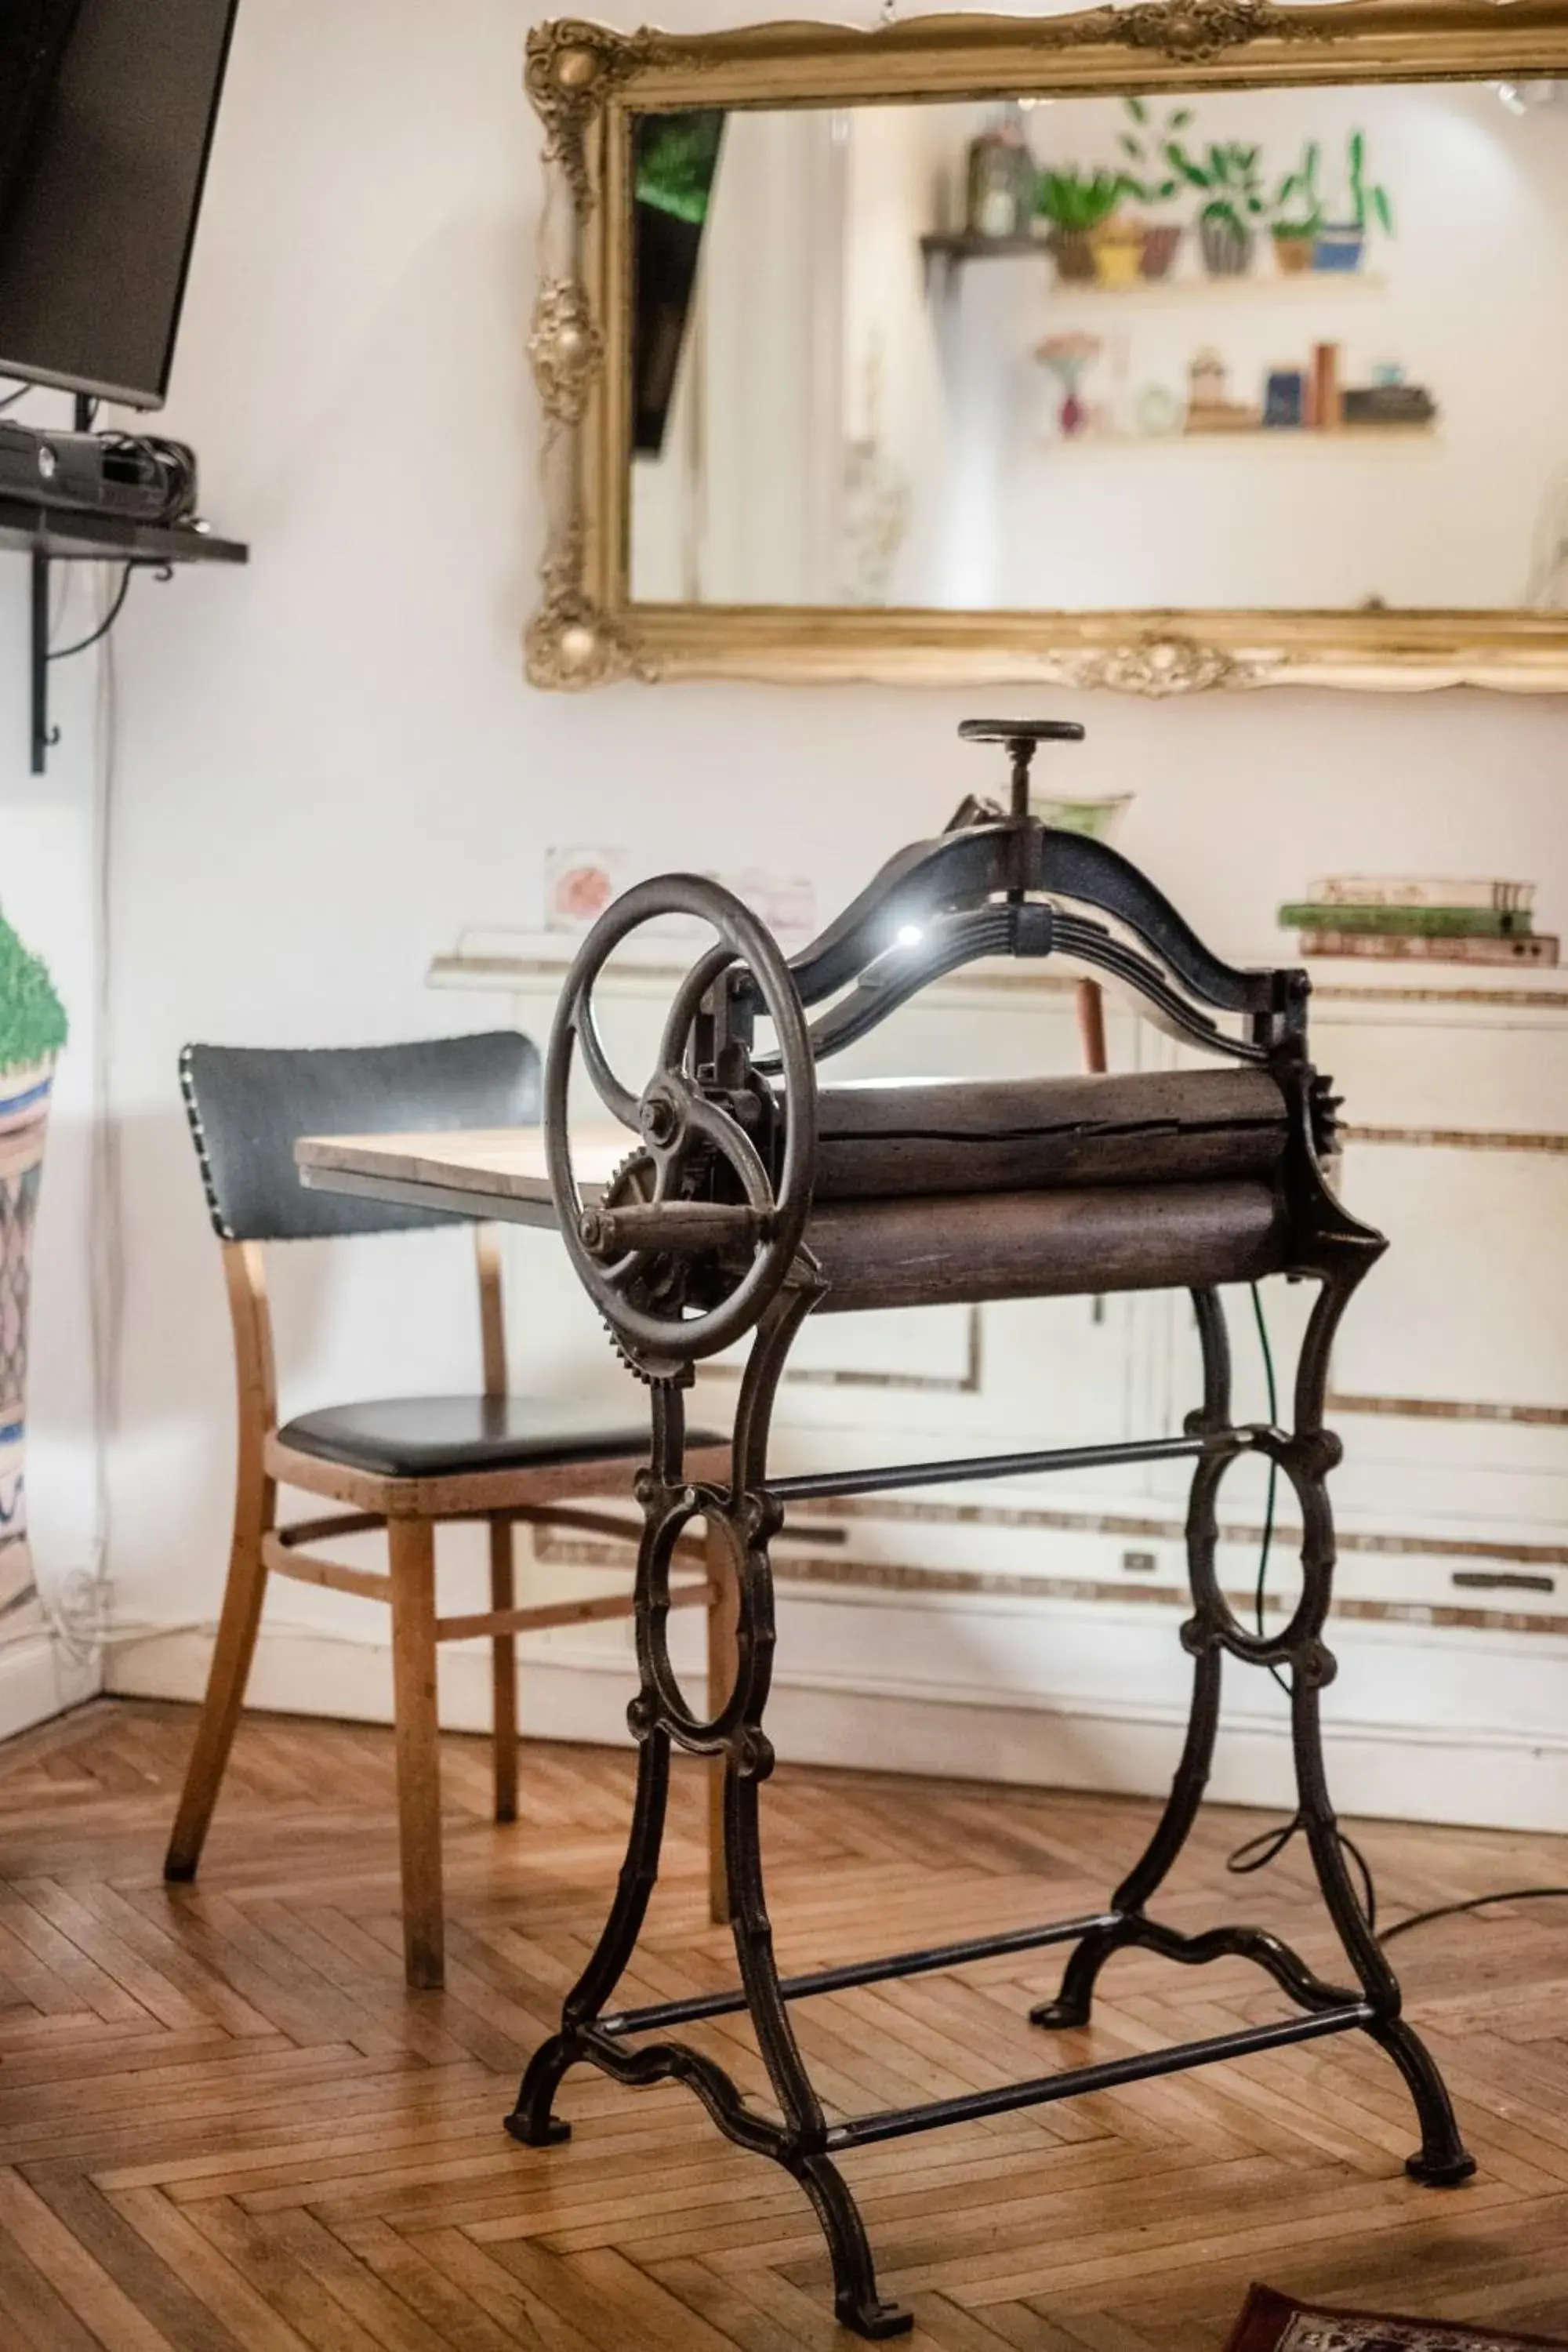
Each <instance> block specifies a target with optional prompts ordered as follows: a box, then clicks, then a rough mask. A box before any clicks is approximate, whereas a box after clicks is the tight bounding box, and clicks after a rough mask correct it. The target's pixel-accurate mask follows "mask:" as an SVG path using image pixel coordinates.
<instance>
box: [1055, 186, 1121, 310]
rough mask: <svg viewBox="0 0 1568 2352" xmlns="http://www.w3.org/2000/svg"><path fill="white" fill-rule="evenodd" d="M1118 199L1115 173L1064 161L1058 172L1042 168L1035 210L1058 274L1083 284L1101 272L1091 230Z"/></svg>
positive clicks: (1119, 189)
mask: <svg viewBox="0 0 1568 2352" xmlns="http://www.w3.org/2000/svg"><path fill="white" fill-rule="evenodd" d="M1120 202H1121V174H1120V173H1116V172H1106V171H1096V172H1082V171H1079V167H1078V165H1077V164H1076V163H1069V164H1068V166H1067V168H1066V169H1065V170H1063V171H1059V172H1055V171H1051V170H1050V169H1048V168H1047V170H1045V171H1043V172H1042V173H1040V175H1039V177H1038V179H1037V181H1036V183H1035V211H1036V213H1037V215H1038V217H1039V218H1040V219H1041V220H1043V221H1045V222H1046V223H1047V233H1046V244H1047V247H1048V248H1049V250H1050V255H1051V258H1052V259H1053V260H1054V261H1055V263H1056V265H1057V275H1058V278H1068V279H1069V280H1071V281H1072V282H1074V283H1076V284H1079V285H1081V284H1084V283H1086V282H1089V281H1091V280H1093V279H1095V278H1098V277H1099V275H1100V259H1099V256H1098V254H1097V253H1096V251H1095V232H1096V231H1097V230H1098V229H1100V228H1101V227H1102V226H1103V225H1104V224H1105V222H1107V221H1108V220H1109V219H1110V215H1111V214H1112V213H1113V212H1114V211H1115V210H1116V207H1117V205H1118V204H1120Z"/></svg>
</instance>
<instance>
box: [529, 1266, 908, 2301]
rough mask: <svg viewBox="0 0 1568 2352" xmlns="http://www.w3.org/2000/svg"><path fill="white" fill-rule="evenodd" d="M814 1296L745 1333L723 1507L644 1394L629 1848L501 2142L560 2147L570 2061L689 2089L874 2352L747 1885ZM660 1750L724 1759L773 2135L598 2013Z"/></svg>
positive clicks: (619, 1943) (802, 1293)
mask: <svg viewBox="0 0 1568 2352" xmlns="http://www.w3.org/2000/svg"><path fill="white" fill-rule="evenodd" d="M816 1297H817V1293H816V1289H815V1288H814V1287H813V1286H812V1283H811V1280H810V1278H809V1275H808V1274H807V1275H803V1277H802V1278H801V1279H799V1280H798V1281H792V1283H791V1284H790V1286H788V1287H787V1288H785V1289H784V1291H783V1292H781V1293H780V1295H779V1297H777V1298H776V1299H775V1300H774V1301H773V1305H772V1306H771V1307H768V1308H767V1310H766V1311H765V1313H764V1314H763V1318H762V1320H761V1322H760V1324H759V1325H758V1328H757V1332H756V1337H755V1339H754V1340H753V1342H752V1352H751V1356H750V1358H749V1360H748V1362H747V1365H746V1372H745V1377H744V1379H743V1381H742V1385H741V1397H740V1403H739V1407H738V1410H737V1412H736V1416H735V1433H734V1444H733V1484H732V1486H731V1491H730V1492H729V1493H728V1494H727V1495H726V1494H724V1493H721V1491H720V1490H719V1489H717V1488H714V1487H706V1486H703V1487H697V1486H686V1485H684V1484H683V1483H682V1481H681V1477H680V1452H681V1436H682V1426H683V1416H682V1412H681V1404H680V1396H679V1391H678V1390H677V1389H676V1388H675V1387H674V1386H673V1385H672V1384H670V1383H660V1384H657V1385H656V1386H655V1388H654V1391H653V1393H654V1415H655V1440H654V1454H653V1466H652V1468H651V1469H650V1471H649V1473H648V1475H647V1478H646V1479H645V1481H644V1484H643V1487H642V1490H641V1491H642V1500H643V1507H644V1511H645V1514H646V1524H645V1528H644V1532H643V1539H642V1547H641V1551H640V1555H639V1558H638V1563H637V1660H638V1665H639V1668H640V1675H641V1687H640V1689H639V1691H638V1695H637V1698H636V1699H635V1700H634V1701H633V1703H632V1706H631V1710H630V1720H631V1726H632V1729H633V1732H634V1734H635V1735H636V1737H637V1740H638V1741H639V1743H640V1755H639V1761H638V1772H637V1804H636V1809H635V1811H634V1814H633V1820H632V1829H631V1835H630V1839H629V1841H628V1843H627V1848H626V1862H625V1864H623V1866H622V1870H621V1874H620V1880H619V1884H618V1886H617V1889H616V1899H615V1903H614V1905H613V1906H612V1909H611V1913H610V1917H609V1920H608V1921H607V1923H606V1925H605V1931H604V1934H603V1935H602V1936H601V1937H600V1939H599V1944H598V1948H597V1949H596V1950H595V1954H594V1957H593V1958H592V1959H591V1960H590V1962H589V1964H588V1966H587V1968H586V1969H584V1973H583V1975H582V1977H581V1979H579V1981H578V1983H577V1984H576V1985H575V1986H574V1989H573V1990H572V1992H571V1993H570V1994H569V1995H568V1997H567V2000H566V2002H565V2006H564V2009H563V2016H562V2026H561V2031H560V2032H559V2033H557V2034H554V2035H552V2038H551V2039H550V2040H549V2041H548V2042H545V2043H544V2044H543V2046H542V2048H541V2049H540V2050H538V2051H537V2052H536V2053H535V2054H534V2056H533V2057H532V2059H531V2061H530V2063H529V2066H528V2069H527V2072H526V2073H525V2074H524V2075H523V2079H522V2085H521V2089H520V2091H519V2093H518V2099H517V2106H516V2110H515V2112H514V2113H513V2114H512V2115H511V2116H510V2117H509V2118H508V2125H507V2128H508V2129H509V2130H510V2132H511V2133H512V2134H513V2136H514V2137H516V2138H518V2139H521V2140H523V2141H524V2142H526V2143H527V2144H528V2145H529V2146H530V2147H547V2146H550V2145H552V2144H553V2143H555V2142H558V2141H560V2140H563V2139H565V2138H567V2137H569V2132H570V2126H568V2125H566V2124H565V2123H563V2122H562V2121H561V2120H560V2119H559V2118H558V2117H556V2116H554V2115H552V2112H551V2106H552V2099H553V2097H554V2095H555V2092H556V2089H557V2088H558V2086H559V2084H560V2082H561V2079H562V2077H563V2074H565V2072H566V2070H567V2068H568V2067H569V2066H571V2065H574V2063H577V2061H578V2060H580V2059H587V2060H589V2061H590V2062H591V2063H594V2064H595V2065H597V2066H599V2067H601V2068H603V2069H604V2071H605V2073H607V2074H611V2075H613V2076H614V2077H615V2078H616V2080H617V2081H621V2082H626V2083H653V2082H660V2081H668V2080H675V2081H679V2082H683V2083H685V2084H688V2086H689V2088H690V2089H692V2090H693V2091H695V2092H696V2093H697V2095H698V2096H699V2098H700V2100H701V2101H702V2103H703V2105H704V2106H705V2107H706V2108H707V2110H708V2112H709V2114H710V2116H712V2118H713V2120H714V2121H715V2123H717V2125H718V2126H719V2128H720V2129H721V2131H722V2132H723V2133H724V2134H725V2135H726V2136H727V2137H729V2138H731V2139H732V2140H736V2141H738V2142H739V2144H740V2145H741V2146H742V2147H748V2148H751V2149H752V2150H754V2151H755V2152H756V2153H757V2154H759V2155H763V2156H770V2157H772V2158H773V2161H774V2162H775V2163H777V2164H780V2165H782V2166H783V2167H784V2169H785V2171H787V2172H788V2173H789V2174H790V2175H791V2176H792V2177H793V2178H794V2179H795V2180H797V2181H798V2182H799V2183H800V2186H801V2188H802V2189H804V2190H805V2194H806V2196H807V2198H808V2199H809V2200H810V2201H811V2205H812V2209H813V2210H814V2211H815V2213H816V2218H817V2220H818V2221H819V2222H820V2223H821V2225H822V2233H823V2236H824V2238H825V2239H826V2242H827V2251H828V2256H829V2259H830V2261H831V2263H832V2266H833V2299H834V2308H835V2310H836V2311H837V2315H838V2317H839V2319H840V2320H841V2321H842V2322H843V2323H844V2324H845V2326H848V2327H853V2328H854V2329H856V2330H857V2331H858V2333H859V2334H860V2335H862V2336H872V2337H882V2336H897V2335H900V2334H902V2333H903V2331H904V2330H905V2329H906V2328H908V2327H909V2326H910V2325H911V2317H910V2313H908V2312H907V2311H904V2310H901V2309H900V2306H899V2305H897V2304H893V2303H889V2302H886V2301H884V2299H883V2298H882V2297H881V2296H880V2295H879V2294H878V2292H877V2274H876V2269H875V2266H874V2264H873V2263H872V2259H871V2250H870V2246H869V2243H868V2240H867V2236H866V2230H865V2225H864V2223H863V2222H862V2221H861V2219H860V2213H859V2210H858V2207H857V2205H856V2203H855V2200H854V2198H853V2196H852V2195H851V2193H850V2190H849V2187H848V2184H847V2181H846V2180H845V2179H844V2177H843V2175H842V2173H841V2172H840V2171H839V2170H838V2168H837V2165H836V2164H835V2163H834V2162H833V2160H832V2158H830V2157H829V2155H828V2154H827V2151H826V2141H827V2130H828V2126H827V2119H826V2116H825V2115H824V2113H823V2110H822V2105H821V2102H820V2101H819V2100H818V2098H817V2096H816V2091H815V2090H814V2089H813V2087H812V2083H811V2077H810V2075H809V2074H808V2073H807V2071H806V2066H805V2060H804V2058H803V2057H802V2056H801V2053H800V2046H799V2044H798V2042H796V2040H795V2031H794V2028H793V2027H792V2025H791V2023H790V2021H789V2011H788V2007H787V2005H786V2002H785V2000H784V1992H783V1990H782V1989H781V1986H780V1982H779V1973H778V1966H777V1962H776V1961H775V1959H774V1957H773V1927H772V1923H771V1921H770V1920H769V1917H768V1911H767V1902H766V1896H765V1894H764V1889H763V1863H762V1843H761V1835H760V1822H759V1807H758V1795H759V1791H760V1790H761V1787H762V1784H763V1781H764V1780H766V1779H767V1778H768V1775H769V1774H770V1772H771V1771H772V1770H773V1748H772V1745H771V1743H770V1742H769V1740H768V1738H767V1735H766V1733H765V1732H764V1731H763V1710H764V1708H765V1706H766V1704H767V1697H768V1689H769V1685H770V1682H771V1679H772V1672H773V1641H774V1630H773V1570H772V1568H771V1565H770V1562H769V1557H768V1547H769V1543H770V1541H771V1539H772V1538H773V1535H774V1534H775V1533H776V1531H777V1529H778V1527H779V1524H780V1521H781V1519H782V1517H783V1514H782V1511H781V1510H780V1507H779V1506H778V1505H777V1504H776V1503H775V1502H774V1501H773V1499H772V1497H771V1496H770V1495H769V1493H768V1489H767V1483H766V1477H767V1441H768V1429H769V1424H770V1422H771V1419H772V1414H773V1400H774V1397H775V1395H776V1393H777V1389H778V1382H779V1379H780V1377H781V1375H782V1373H783V1370H784V1362H785V1360H786V1359H787V1356H788V1353H789V1349H790V1346H791V1343H792V1342H793V1340H794V1339H795V1333H796V1331H797V1330H798V1329H799V1328H800V1326H801V1324H802V1323H803V1322H804V1320H805V1317H806V1316H807V1315H808V1314H809V1313H810V1311H811V1309H812V1307H814V1306H815V1305H816ZM696 1517H704V1518H705V1519H706V1520H707V1521H708V1523H709V1528H710V1532H711V1531H713V1530H717V1531H718V1532H719V1533H720V1534H721V1536H722V1537H723V1538H725V1540H726V1541H727V1542H728V1545H729V1549H730V1552H731V1559H732V1560H733V1563H734V1571H735V1575H736V1578H737V1581H738V1586H739V1591H738V1608H737V1625H736V1638H735V1646H736V1654H737V1662H738V1663H737V1673H736V1679H735V1685H734V1687H733V1689H732V1690H731V1693H730V1695H729V1697H728V1699H727V1700H726V1701H725V1703H724V1705H723V1706H722V1707H721V1709H720V1710H719V1712H718V1713H717V1714H716V1715H715V1716H714V1717H712V1718H711V1719H710V1721H708V1722H701V1721H699V1720H698V1719H697V1718H696V1717H693V1716H692V1715H691V1714H690V1712H689V1709H688V1708H687V1706H686V1704H685V1701H684V1698H683V1696H682V1694H681V1692H680V1688H679V1684H678V1683H677V1682H676V1680H675V1678H674V1675H673V1673H672V1671H671V1668H670V1664H669V1657H668V1649H667V1647H666V1640H665V1633H666V1624H665V1621H666V1619H667V1617H668V1568H669V1562H670V1559H671V1558H672V1557H673V1554H674V1549H675V1546H676V1543H677V1541H678V1540H679V1536H680V1534H681V1533H682V1531H683V1530H684V1528H686V1527H687V1526H688V1525H689V1522H690V1521H691V1520H692V1519H693V1518H696ZM672 1743H673V1744H679V1746H680V1747H682V1748H686V1749H688V1750H689V1751H690V1752H691V1753H693V1754H696V1755H705V1756H710V1757H711V1756H721V1757H722V1759H723V1763H724V1859H725V1873H726V1877H727V1881H728V1888H729V1902H730V1923H731V1932H732V1934H733V1936H734V1939H735V1957H736V1961H737V1964H738V1967H739V1971H740V1977H741V1984H742V1990H743V1992H744V1996H745V2007H746V2010H747V2011H748V2012H749V2014H750V2016H751V2019H752V2025H753V2027H754V2028H755V2031H756V2036H757V2043H758V2047H759V2049H760V2051H761V2053H762V2056H763V2063H764V2064H765V2066H766V2068H767V2072H768V2079H769V2081H770V2083H771V2084H772V2085H773V2095H774V2097H775V2098H776V2100H777V2101H778V2104H779V2107H780V2109H781V2111H782V2114H783V2117H784V2121H783V2125H782V2126H780V2125H777V2124H774V2123H772V2122H770V2121H769V2120H768V2119H767V2117H765V2116H759V2115H757V2114H755V2113H754V2112H752V2110H751V2109H749V2108H748V2107H747V2106H746V2105H745V2102H744V2101H743V2099H742V2096H741V2094H740V2092H739V2090H738V2089H737V2087H736V2085H735V2084H734V2083H733V2082H732V2081H731V2078H730V2076H729V2075H728V2074H726V2073H725V2072H724V2070H723V2069H722V2068H721V2066H719V2065H718V2064H716V2063H714V2062H713V2061H712V2060H711V2059H708V2058H705V2057H703V2056H701V2055H700V2053H697V2052H696V2051H693V2050H689V2049H687V2048H685V2047H683V2046H682V2045H681V2044H679V2043H676V2042H654V2043H652V2044H645V2045H644V2046H642V2047H641V2048H638V2049H636V2050H633V2049H629V2048H628V2047H627V2046H626V2043H625V2042H623V2041H622V2040H621V2039H620V2038H619V2037H620V2026H619V2021H618V2020H616V2019H615V2018H607V2017H606V2016H605V2009H606V2004H607V2003H608V2001H609V1999H610V1996H611V1995H612V1993H613V1992H614V1990H615V1989H616V1983H617V1981H618V1980H619V1979H620V1977H621V1975H622V1973H623V1971H624V1970H625V1969H626V1964H627V1962H628V1961H629V1959H630V1958H631V1956H632V1952H633V1950H634V1948H635V1947H636V1944H637V1936H638V1934H639V1932H640V1930H641V1927H642V1923H643V1919H644V1916H645V1915H646V1913H647V1904H648V1898H649V1896H650V1895H651V1894H652V1891H653V1886H654V1884H655V1881H656V1879H657V1877H658V1853H659V1842H660V1837H661V1834H662V1831H663V1825H664V1815H665V1804H666V1798H667V1795H668V1780H669V1755H670V1748H671V1745H672ZM738 2005H739V2004H737V2006H738Z"/></svg>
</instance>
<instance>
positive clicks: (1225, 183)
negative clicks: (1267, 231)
mask: <svg viewBox="0 0 1568 2352" xmlns="http://www.w3.org/2000/svg"><path fill="white" fill-rule="evenodd" d="M1169 152H1170V156H1171V160H1172V162H1173V163H1174V165H1175V167H1176V169H1177V170H1178V171H1179V172H1180V173H1181V174H1182V177H1183V178H1184V180H1185V181H1186V182H1187V183H1188V184H1189V185H1190V186H1192V187H1194V188H1197V189H1199V190H1200V191H1201V192H1202V194H1204V195H1205V197H1206V199H1207V202H1206V203H1205V204H1204V205H1202V206H1201V208H1200V210H1199V213H1198V242H1199V244H1200V246H1201V247H1202V248H1203V257H1204V268H1205V269H1206V270H1207V271H1208V274H1209V276H1210V277H1211V278H1241V277H1245V275H1246V273H1247V270H1248V269H1249V268H1251V266H1252V240H1253V231H1254V230H1255V228H1256V227H1257V225H1258V222H1259V220H1261V219H1262V217H1263V215H1264V214H1265V212H1266V211H1267V209H1268V207H1267V205H1266V204H1265V202H1264V196H1263V190H1262V186H1261V184H1260V182H1259V180H1258V149H1257V148H1256V147H1243V146H1241V145H1239V144H1238V143H1237V142H1236V141H1235V140H1227V141H1226V142H1225V144H1224V145H1223V146H1211V147H1209V148H1208V149H1207V151H1206V152H1205V158H1204V161H1203V162H1202V163H1199V162H1197V161H1196V160H1195V159H1194V157H1193V156H1191V155H1189V154H1188V152H1187V151H1186V149H1185V148H1184V146H1182V145H1181V143H1180V142H1178V141H1175V140H1173V141H1172V142H1171V146H1170V150H1169Z"/></svg>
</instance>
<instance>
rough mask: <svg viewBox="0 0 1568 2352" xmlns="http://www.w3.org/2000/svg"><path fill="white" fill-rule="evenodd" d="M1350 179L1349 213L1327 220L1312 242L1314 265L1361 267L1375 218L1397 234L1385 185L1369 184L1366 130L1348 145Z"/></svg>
mask: <svg viewBox="0 0 1568 2352" xmlns="http://www.w3.org/2000/svg"><path fill="white" fill-rule="evenodd" d="M1345 167H1346V173H1347V176H1348V178H1349V181H1350V216H1349V218H1348V219H1346V220H1342V221H1325V222H1324V223H1322V225H1321V226H1320V227H1319V229H1318V233H1317V235H1316V236H1315V237H1314V239H1313V242H1312V267H1313V268H1314V269H1344V270H1349V269H1359V268H1361V265H1362V258H1363V255H1364V254H1365V251H1366V239H1367V231H1368V228H1369V227H1370V226H1371V224H1372V223H1373V221H1375V222H1376V223H1377V226H1379V228H1381V229H1382V231H1383V233H1384V236H1393V235H1394V206H1393V205H1391V204H1390V202H1389V199H1388V191H1387V189H1386V188H1383V187H1379V186H1377V185H1376V184H1373V185H1371V186H1369V185H1368V184H1367V177H1366V134H1365V132H1364V131H1352V132H1351V135H1350V139H1349V142H1348V143H1347V145H1346V149H1345Z"/></svg>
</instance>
